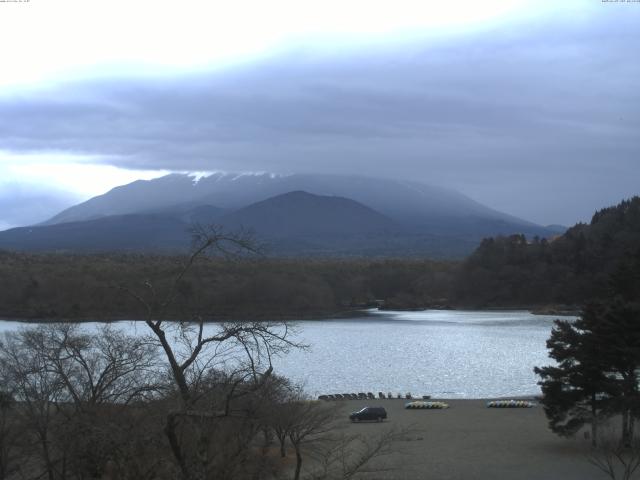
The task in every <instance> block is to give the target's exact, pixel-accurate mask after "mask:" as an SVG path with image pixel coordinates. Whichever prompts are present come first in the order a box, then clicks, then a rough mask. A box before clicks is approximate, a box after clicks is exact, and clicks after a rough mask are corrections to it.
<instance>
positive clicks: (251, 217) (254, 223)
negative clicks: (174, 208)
mask: <svg viewBox="0 0 640 480" xmlns="http://www.w3.org/2000/svg"><path fill="white" fill-rule="evenodd" d="M219 223H221V224H222V225H224V226H226V227H227V228H230V229H236V228H239V227H248V228H251V229H253V230H255V231H256V233H258V234H262V235H266V236H269V237H275V238H288V237H313V236H333V235H337V236H350V235H364V234H374V233H384V232H385V231H387V232H391V231H393V230H397V228H398V226H397V225H396V224H395V223H394V222H393V221H392V220H390V219H389V218H387V217H385V216H384V215H382V214H380V213H378V212H376V211H375V210H373V209H371V208H369V207H366V206H364V205H362V204H360V203H358V202H354V201H353V200H350V199H348V198H342V197H327V196H320V195H313V194H311V193H307V192H302V191H296V192H289V193H285V194H282V195H278V196H275V197H272V198H269V199H267V200H263V201H261V202H257V203H254V204H252V205H249V206H248V207H244V208H241V209H240V210H237V211H236V212H233V213H230V214H227V215H224V216H222V217H221V218H219Z"/></svg>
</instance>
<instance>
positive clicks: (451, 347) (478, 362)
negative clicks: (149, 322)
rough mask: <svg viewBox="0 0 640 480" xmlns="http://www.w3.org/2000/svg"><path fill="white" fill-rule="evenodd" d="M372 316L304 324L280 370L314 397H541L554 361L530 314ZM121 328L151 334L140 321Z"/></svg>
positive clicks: (545, 324) (547, 319) (1, 325)
mask: <svg viewBox="0 0 640 480" xmlns="http://www.w3.org/2000/svg"><path fill="white" fill-rule="evenodd" d="M368 313H369V315H363V316H360V317H353V318H348V319H340V320H317V321H302V322H299V323H298V330H299V335H298V338H297V339H298V340H299V341H300V342H302V343H305V344H308V345H310V348H309V350H307V351H294V352H292V353H290V354H289V355H287V356H286V357H282V358H278V359H276V360H275V361H274V365H275V371H276V373H279V374H281V375H284V376H287V377H289V378H291V379H293V380H295V381H297V382H301V383H303V384H304V385H305V389H306V391H307V392H308V393H310V394H312V395H318V394H321V393H351V392H354V393H358V392H374V393H375V394H376V395H377V393H378V392H379V391H383V392H385V393H387V392H393V393H394V395H395V394H397V393H402V394H404V393H406V392H411V393H412V394H413V395H414V396H415V395H425V394H428V395H432V396H434V397H444V398H486V397H500V396H516V395H530V394H537V393H539V387H538V386H537V384H536V382H537V379H536V376H535V375H534V373H533V367H534V366H540V365H546V364H549V362H550V360H549V358H548V356H547V351H546V346H545V342H546V340H547V338H548V337H549V333H550V331H551V327H552V323H553V319H554V318H556V317H554V316H544V315H532V314H530V313H529V312H527V311H506V312H505V311H498V312H491V311H453V310H428V311H424V312H378V311H371V312H368ZM136 324H137V325H136ZM21 325H22V326H25V325H33V324H24V323H18V322H13V321H2V322H0V332H3V331H11V330H15V329H17V328H18V327H19V326H21ZM95 325H96V324H87V326H86V328H95ZM118 326H119V327H122V328H125V329H127V330H131V333H134V332H137V333H141V332H142V333H146V329H145V327H144V326H143V325H141V324H140V323H139V322H118ZM208 327H209V328H215V327H214V326H213V325H209V326H208Z"/></svg>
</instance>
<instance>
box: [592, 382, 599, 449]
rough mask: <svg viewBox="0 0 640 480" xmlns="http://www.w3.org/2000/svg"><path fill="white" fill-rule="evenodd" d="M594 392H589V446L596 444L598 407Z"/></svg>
mask: <svg viewBox="0 0 640 480" xmlns="http://www.w3.org/2000/svg"><path fill="white" fill-rule="evenodd" d="M596 401H597V399H596V394H595V393H592V394H591V446H592V447H596V446H597V445H598V407H597V403H596Z"/></svg>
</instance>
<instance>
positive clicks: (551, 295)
mask: <svg viewBox="0 0 640 480" xmlns="http://www.w3.org/2000/svg"><path fill="white" fill-rule="evenodd" d="M639 259H640V197H634V198H632V199H630V200H625V201H623V202H621V203H620V204H619V205H616V206H614V207H610V208H605V209H602V210H600V211H598V212H596V213H595V215H594V216H593V218H592V220H591V223H590V224H578V225H576V226H574V227H572V228H570V229H569V230H568V231H567V232H566V233H565V234H564V235H562V236H559V237H557V238H556V239H553V240H550V241H547V240H545V239H542V240H541V239H538V238H534V239H533V241H527V239H525V237H524V236H522V235H512V236H509V237H497V238H488V239H485V240H483V241H482V243H481V245H480V246H479V247H478V248H477V249H476V251H475V252H474V253H473V254H472V255H471V256H470V257H469V258H468V259H467V260H466V261H465V262H464V263H463V265H462V268H461V271H460V274H459V275H458V277H457V280H456V285H455V288H454V291H455V298H456V301H457V303H462V304H468V305H475V306H501V307H506V306H520V305H542V304H568V305H577V304H582V303H583V302H585V301H587V300H590V299H594V298H597V297H600V296H602V295H604V294H606V292H607V291H608V289H609V288H610V286H611V285H610V281H611V280H610V278H611V275H612V274H613V273H614V272H616V271H619V270H620V269H629V268H639V267H640V260H639ZM633 265H635V266H636V267H633Z"/></svg>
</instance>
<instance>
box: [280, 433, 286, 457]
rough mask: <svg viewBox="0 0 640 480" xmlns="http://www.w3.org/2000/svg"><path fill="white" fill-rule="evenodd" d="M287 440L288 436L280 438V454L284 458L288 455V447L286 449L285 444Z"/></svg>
mask: <svg viewBox="0 0 640 480" xmlns="http://www.w3.org/2000/svg"><path fill="white" fill-rule="evenodd" d="M286 441H287V439H286V438H281V439H280V456H281V457H282V458H284V457H286V456H287V449H286V447H285V446H284V443H285V442H286Z"/></svg>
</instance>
